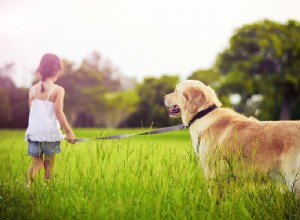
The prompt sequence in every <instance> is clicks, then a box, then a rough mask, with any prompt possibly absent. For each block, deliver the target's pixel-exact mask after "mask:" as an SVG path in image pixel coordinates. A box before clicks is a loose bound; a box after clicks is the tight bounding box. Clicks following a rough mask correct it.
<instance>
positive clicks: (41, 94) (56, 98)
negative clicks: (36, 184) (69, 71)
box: [25, 54, 75, 187]
mask: <svg viewBox="0 0 300 220" xmlns="http://www.w3.org/2000/svg"><path fill="white" fill-rule="evenodd" d="M37 73H38V74H39V76H40V77H41V81H40V82H38V83H37V84H35V85H34V86H33V87H31V88H30V89H29V108H30V113H29V120H28V128H27V130H26V134H25V139H26V140H27V141H28V154H29V155H31V156H32V166H31V167H30V168H29V170H28V174H27V187H29V186H30V185H31V184H32V182H33V180H34V178H35V177H36V176H37V174H38V172H39V171H40V169H41V168H42V167H44V169H45V176H44V177H45V181H49V180H50V177H51V176H52V175H53V167H54V155H55V154H57V153H60V152H61V149H60V141H61V140H63V139H65V135H63V134H62V132H61V129H60V126H61V127H62V128H63V129H64V131H65V132H66V136H67V140H68V141H69V142H70V143H73V144H74V140H75V135H74V133H73V131H72V129H71V127H70V125H69V123H68V121H67V119H66V116H65V114H64V112H63V102H64V95H65V91H64V89H63V88H62V87H60V86H58V85H56V84H55V82H56V80H57V78H58V76H59V75H60V73H61V61H60V59H59V58H58V57H57V56H56V55H54V54H45V55H44V56H43V57H42V59H41V62H40V65H39V67H38V69H37Z"/></svg>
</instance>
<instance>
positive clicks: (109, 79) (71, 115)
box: [57, 52, 134, 127]
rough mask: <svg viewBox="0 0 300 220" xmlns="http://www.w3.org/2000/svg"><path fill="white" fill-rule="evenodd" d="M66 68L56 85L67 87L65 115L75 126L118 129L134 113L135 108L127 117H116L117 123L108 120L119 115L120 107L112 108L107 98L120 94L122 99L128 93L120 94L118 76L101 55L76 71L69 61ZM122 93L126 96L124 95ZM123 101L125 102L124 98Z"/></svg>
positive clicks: (95, 56)
mask: <svg viewBox="0 0 300 220" xmlns="http://www.w3.org/2000/svg"><path fill="white" fill-rule="evenodd" d="M64 67H65V69H64V74H63V75H62V76H61V77H60V78H59V80H58V82H57V83H58V84H59V85H61V86H62V87H64V88H65V91H66V97H65V112H66V115H67V116H68V119H69V120H70V123H71V124H73V126H75V127H93V126H98V127H107V126H109V127H111V126H117V125H118V124H119V123H120V121H122V120H124V119H125V118H126V117H128V115H129V114H130V113H131V112H132V108H134V106H132V108H131V109H130V110H128V111H127V112H126V114H124V116H126V117H123V118H122V119H117V118H115V119H117V120H116V121H114V122H112V120H110V119H109V118H111V116H109V115H111V114H112V113H113V112H114V113H116V114H117V112H119V110H120V109H119V108H118V106H117V105H112V103H111V100H110V99H107V98H105V96H106V95H107V94H109V93H112V92H116V91H118V93H117V94H118V96H119V98H120V97H121V98H122V97H124V96H125V95H126V94H127V93H128V92H127V91H121V90H122V85H121V84H122V83H121V80H120V79H119V78H118V77H116V74H117V73H116V72H115V70H114V68H113V67H112V65H111V64H110V63H108V62H107V61H105V60H103V59H102V58H101V56H100V55H99V54H98V53H96V52H94V53H92V54H91V55H90V56H89V57H87V58H86V59H84V60H83V62H82V64H81V66H80V67H79V68H78V69H74V67H73V64H72V63H70V62H68V61H64ZM122 92H124V95H121V93H122ZM123 100H124V101H126V100H125V99H124V98H123ZM127 104H134V103H129V102H127ZM128 112H129V113H128ZM124 113H125V112H124Z"/></svg>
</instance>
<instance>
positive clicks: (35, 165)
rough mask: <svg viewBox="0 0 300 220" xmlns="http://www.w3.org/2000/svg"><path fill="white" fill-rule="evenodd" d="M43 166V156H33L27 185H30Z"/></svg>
mask: <svg viewBox="0 0 300 220" xmlns="http://www.w3.org/2000/svg"><path fill="white" fill-rule="evenodd" d="M42 167H43V156H32V166H31V167H30V168H29V169H28V173H27V185H26V186H28V187H29V186H30V185H31V184H32V182H33V181H34V179H35V177H36V176H37V175H38V173H39V171H40V169H41V168H42Z"/></svg>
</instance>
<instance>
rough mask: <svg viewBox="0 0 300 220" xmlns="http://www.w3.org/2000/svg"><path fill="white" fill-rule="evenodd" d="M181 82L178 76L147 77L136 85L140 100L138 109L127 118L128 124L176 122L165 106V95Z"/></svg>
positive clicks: (142, 124)
mask: <svg viewBox="0 0 300 220" xmlns="http://www.w3.org/2000/svg"><path fill="white" fill-rule="evenodd" d="M178 82H179V77H178V76H162V77H160V78H154V77H149V78H145V79H144V82H142V83H141V84H138V85H137V87H136V90H137V94H138V96H139V99H140V102H139V104H138V109H137V111H136V112H135V113H134V114H132V116H131V117H130V118H129V119H128V120H127V126H129V127H140V126H146V127H150V126H152V125H153V126H155V127H162V126H167V125H170V124H174V123H176V122H175V120H174V119H171V118H170V117H169V116H168V114H167V111H166V108H165V106H164V96H165V95H166V94H168V93H170V92H172V91H174V88H175V86H176V84H177V83H178Z"/></svg>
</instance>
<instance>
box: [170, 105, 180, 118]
mask: <svg viewBox="0 0 300 220" xmlns="http://www.w3.org/2000/svg"><path fill="white" fill-rule="evenodd" d="M168 112H169V115H171V116H172V115H177V114H178V113H179V112H180V108H179V106H178V105H173V106H172V107H170V108H168Z"/></svg>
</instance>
